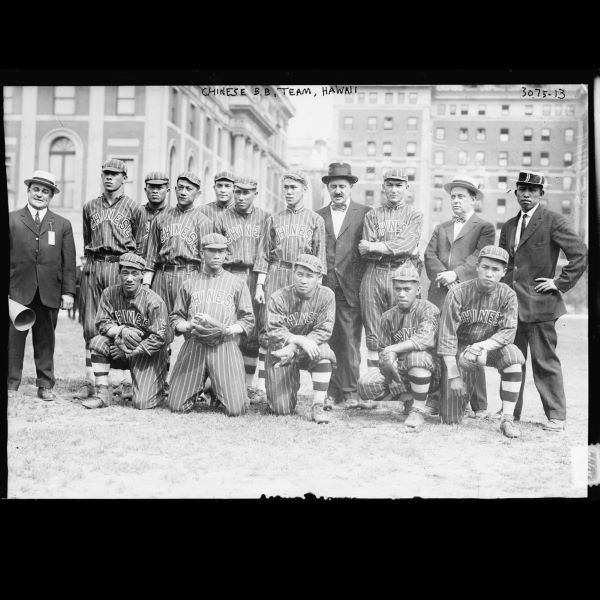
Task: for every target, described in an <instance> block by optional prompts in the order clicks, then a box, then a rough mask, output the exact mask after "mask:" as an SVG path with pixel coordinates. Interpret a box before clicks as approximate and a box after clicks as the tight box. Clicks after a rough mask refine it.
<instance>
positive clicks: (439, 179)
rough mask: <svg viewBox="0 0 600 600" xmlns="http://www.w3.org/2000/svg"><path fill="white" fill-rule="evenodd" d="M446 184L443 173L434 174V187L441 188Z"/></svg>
mask: <svg viewBox="0 0 600 600" xmlns="http://www.w3.org/2000/svg"><path fill="white" fill-rule="evenodd" d="M443 186H444V177H443V175H434V176H433V187H434V188H441V187H443Z"/></svg>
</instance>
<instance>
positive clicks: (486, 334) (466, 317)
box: [437, 279, 525, 423]
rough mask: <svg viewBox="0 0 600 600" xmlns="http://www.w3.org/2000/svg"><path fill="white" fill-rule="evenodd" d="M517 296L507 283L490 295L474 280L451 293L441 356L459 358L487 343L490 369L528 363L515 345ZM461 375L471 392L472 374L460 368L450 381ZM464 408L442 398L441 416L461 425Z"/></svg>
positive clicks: (449, 396)
mask: <svg viewBox="0 0 600 600" xmlns="http://www.w3.org/2000/svg"><path fill="white" fill-rule="evenodd" d="M517 311H518V304H517V295H516V294H515V292H514V290H512V289H511V288H510V287H508V285H506V284H505V283H497V284H496V285H495V286H494V287H493V288H492V289H491V291H489V292H487V291H486V290H483V288H481V286H480V283H479V279H471V280H470V281H465V282H463V283H460V284H458V285H457V286H456V287H455V288H453V289H452V290H450V291H449V292H448V294H447V296H446V300H445V301H444V307H443V309H442V315H441V319H440V329H439V336H438V347H437V350H438V354H439V355H440V356H442V357H443V356H453V357H458V355H460V354H461V353H462V351H463V350H464V349H465V348H466V347H467V346H468V345H470V344H474V343H476V342H483V341H485V346H486V350H487V351H488V355H487V363H486V364H487V366H491V367H495V368H496V369H498V371H503V370H504V369H506V368H507V367H509V366H512V365H516V364H519V365H522V364H524V363H525V358H524V356H523V353H522V352H521V351H520V350H519V349H518V348H517V347H516V346H515V345H514V344H513V343H512V342H513V340H514V339H515V334H516V331H517ZM459 373H460V375H461V377H462V378H463V380H464V382H465V386H466V387H467V398H468V397H469V396H470V395H471V392H472V381H471V373H470V372H469V371H466V370H464V369H460V367H458V372H455V373H454V374H453V373H452V370H451V369H450V367H449V369H448V377H449V378H450V377H453V376H455V375H456V374H459ZM463 412H464V406H457V405H456V403H455V401H454V399H453V397H452V394H451V393H450V391H449V393H448V394H447V397H442V401H441V406H440V416H441V417H442V421H444V422H447V423H456V422H460V420H461V419H462V414H463Z"/></svg>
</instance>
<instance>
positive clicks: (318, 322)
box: [265, 285, 335, 414]
mask: <svg viewBox="0 0 600 600" xmlns="http://www.w3.org/2000/svg"><path fill="white" fill-rule="evenodd" d="M334 321H335V294H334V293H333V291H332V290H330V289H329V288H328V287H325V286H323V285H318V286H317V287H316V288H315V291H314V293H313V294H312V296H310V297H308V298H307V297H302V296H299V295H298V294H297V293H296V291H295V289H294V286H293V285H288V286H286V287H284V288H282V289H280V290H276V291H274V292H273V294H272V295H271V297H270V298H269V303H268V308H267V326H266V336H265V337H266V339H267V343H268V346H267V358H266V388H267V401H268V403H269V406H270V408H271V410H272V411H273V412H274V413H275V414H290V413H291V412H293V411H294V409H295V407H296V402H297V394H298V389H299V387H300V371H299V370H300V369H304V370H307V371H313V370H314V369H315V368H317V366H318V365H319V363H320V362H321V361H329V363H330V364H331V365H332V366H335V354H334V353H333V350H332V349H331V348H330V347H329V344H327V342H328V340H329V338H330V337H331V333H332V331H333V324H334ZM292 335H303V336H306V337H308V338H310V339H312V340H313V341H314V342H315V343H316V344H318V345H319V351H320V357H319V359H317V360H315V361H311V360H309V358H308V356H307V355H306V354H305V353H304V352H302V351H301V350H300V351H299V352H298V354H297V355H296V357H295V358H294V360H293V362H292V363H291V364H288V365H285V366H283V367H278V368H276V367H275V364H276V362H277V361H275V360H273V357H272V356H271V352H272V351H273V350H277V349H279V348H282V347H283V346H285V345H286V343H287V340H288V339H289V338H290V336H292ZM329 369H331V367H329ZM328 383H329V382H328V381H327V384H326V385H325V388H324V391H325V392H326V390H327V387H328ZM315 389H316V388H315Z"/></svg>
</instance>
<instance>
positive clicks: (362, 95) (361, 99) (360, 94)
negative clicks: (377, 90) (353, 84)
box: [358, 92, 365, 104]
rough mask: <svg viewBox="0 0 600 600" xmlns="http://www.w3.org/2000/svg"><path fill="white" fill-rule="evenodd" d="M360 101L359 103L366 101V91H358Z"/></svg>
mask: <svg viewBox="0 0 600 600" xmlns="http://www.w3.org/2000/svg"><path fill="white" fill-rule="evenodd" d="M358 103H359V104H364V103H365V93H364V92H358Z"/></svg>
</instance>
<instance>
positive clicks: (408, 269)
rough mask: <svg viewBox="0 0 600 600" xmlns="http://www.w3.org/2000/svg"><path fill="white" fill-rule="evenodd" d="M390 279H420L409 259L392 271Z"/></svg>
mask: <svg viewBox="0 0 600 600" xmlns="http://www.w3.org/2000/svg"><path fill="white" fill-rule="evenodd" d="M392 279H393V280H396V281H421V276H420V275H419V271H417V269H416V267H415V266H414V265H413V264H412V263H411V262H410V261H407V262H405V263H404V264H402V265H401V266H399V267H398V268H397V269H396V270H395V271H394V272H393V273H392Z"/></svg>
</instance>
